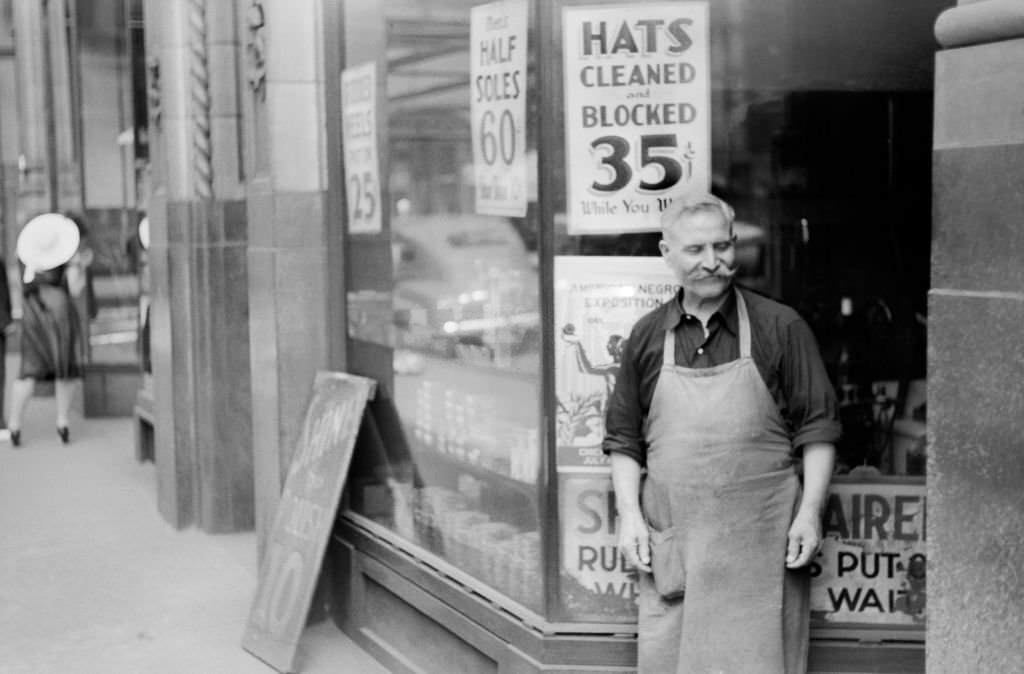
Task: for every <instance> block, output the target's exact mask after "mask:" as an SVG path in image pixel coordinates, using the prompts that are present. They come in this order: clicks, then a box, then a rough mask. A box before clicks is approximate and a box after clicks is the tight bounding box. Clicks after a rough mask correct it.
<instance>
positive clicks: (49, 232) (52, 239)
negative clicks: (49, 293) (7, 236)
mask: <svg viewBox="0 0 1024 674" xmlns="http://www.w3.org/2000/svg"><path fill="white" fill-rule="evenodd" d="M78 241H79V234H78V225H76V224H75V223H74V221H72V220H71V219H70V218H66V217H64V216H63V215H61V214H60V213H43V214H42V215H37V216H36V217H34V218H32V219H31V220H29V221H28V222H27V223H25V226H24V227H22V228H21V233H20V234H18V247H17V252H18V259H19V260H21V261H22V262H23V263H24V264H25V268H26V269H27V270H28V269H30V270H32V271H47V270H49V269H53V268H54V267H59V266H61V265H62V264H64V263H66V262H67V261H68V260H70V259H71V258H72V257H74V255H75V252H76V251H77V250H78Z"/></svg>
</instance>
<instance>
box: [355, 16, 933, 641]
mask: <svg viewBox="0 0 1024 674" xmlns="http://www.w3.org/2000/svg"><path fill="white" fill-rule="evenodd" d="M699 4H700V3H678V5H679V6H680V7H681V6H684V5H685V6H688V7H690V6H697V5H699ZM897 4H898V6H897ZM897 4H894V3H893V2H891V1H890V0H868V2H866V3H865V2H857V3H853V2H839V3H825V4H822V3H815V2H812V1H810V0H780V1H779V2H773V3H767V4H766V3H756V2H753V0H714V1H712V2H710V3H708V5H707V7H708V15H707V19H706V24H707V25H708V26H709V35H708V40H707V43H708V44H709V54H708V64H707V65H706V72H707V74H708V78H707V79H708V80H709V88H710V94H709V97H708V98H709V101H708V105H707V109H708V110H709V112H708V116H709V117H710V120H709V125H708V126H709V130H708V133H707V139H706V143H705V145H706V155H707V156H708V157H709V161H708V164H707V167H708V168H707V170H708V173H709V176H710V179H709V183H710V187H711V190H712V191H713V192H714V193H716V194H718V195H719V196H721V197H723V198H725V199H726V200H728V201H729V202H730V203H731V204H732V205H733V206H734V207H735V210H736V212H737V222H736V223H735V233H736V234H737V236H738V239H739V245H738V250H737V254H738V258H739V262H740V264H741V275H740V283H741V284H742V285H744V286H746V287H748V288H751V289H753V290H755V291H758V292H761V293H764V294H767V295H769V296H772V297H774V298H777V299H779V300H781V301H783V302H785V303H786V304H789V305H791V306H793V307H794V308H796V309H797V310H798V311H799V312H800V313H801V314H802V315H803V316H804V318H805V319H806V320H807V321H808V323H809V324H810V325H811V327H812V329H813V330H814V332H815V334H816V336H817V338H818V340H819V345H820V347H821V351H822V354H823V356H824V359H825V361H826V364H827V367H828V369H829V374H830V376H831V377H832V380H833V383H834V384H835V385H836V388H837V393H838V395H839V397H840V400H841V407H842V410H841V414H842V421H843V425H844V429H845V435H844V438H843V440H842V442H841V443H840V445H839V448H838V454H839V465H838V467H837V477H836V488H835V489H834V493H833V498H832V499H831V500H830V502H829V508H828V511H827V513H826V534H827V535H829V538H830V543H829V545H830V546H831V548H828V549H827V550H826V552H825V553H823V554H825V557H822V558H821V559H819V560H818V561H819V562H820V563H819V564H818V568H816V570H815V576H816V578H817V580H816V581H815V582H816V585H815V587H816V589H815V595H814V600H813V602H812V603H813V606H812V611H813V615H814V617H815V620H816V625H818V626H822V625H828V624H832V625H846V626H849V625H854V626H859V625H875V626H884V627H891V626H898V627H899V628H900V629H902V628H908V629H917V630H918V634H917V636H916V637H913V638H916V639H918V640H919V639H920V638H921V635H920V633H919V632H920V627H921V625H922V624H923V622H924V608H923V607H924V602H923V596H924V594H923V587H924V585H923V583H924V579H923V575H922V573H923V569H924V568H925V567H924V563H923V562H924V554H923V546H924V497H923V480H924V478H923V475H924V461H925V455H924V446H925V445H924V435H925V423H926V414H925V407H924V386H925V380H924V377H925V372H924V361H925V345H924V337H925V321H926V307H927V302H926V299H927V289H928V285H929V266H928V265H929V260H928V255H929V247H930V234H931V215H930V195H931V186H930V153H931V128H932V120H931V105H932V80H933V70H932V57H933V52H934V45H933V41H932V25H933V24H934V20H935V17H936V16H937V15H938V13H939V12H940V10H941V9H942V4H941V3H940V2H938V0H914V1H913V2H904V3H897ZM474 5H475V3H472V2H469V1H468V0H464V1H456V0H447V1H444V2H435V1H430V2H428V1H427V0H406V1H405V2H400V3H387V7H382V6H376V4H375V3H364V2H357V1H356V0H350V1H349V2H347V3H346V4H345V15H346V36H345V45H346V64H348V66H349V67H350V68H351V67H358V66H359V65H360V64H365V63H367V62H369V61H374V62H375V64H376V65H375V68H376V70H375V72H376V77H377V85H376V95H377V97H378V98H379V102H378V104H377V106H376V110H377V112H378V124H377V133H379V134H380V136H381V140H380V142H379V143H378V147H379V148H380V151H381V158H380V163H381V175H382V176H383V178H382V180H381V181H380V182H381V185H382V188H381V194H380V201H381V203H383V204H384V210H383V218H382V223H381V225H380V231H379V232H378V231H371V229H372V228H371V229H367V230H355V229H352V228H351V227H350V231H349V234H348V237H347V239H346V255H347V258H346V259H347V274H348V278H347V286H346V291H347V293H348V319H349V324H348V335H349V352H348V357H349V363H350V367H351V368H352V369H353V370H354V371H356V372H357V373H359V374H366V375H368V376H371V377H374V378H375V379H377V380H378V381H379V382H380V383H381V391H382V395H380V396H379V397H378V400H377V401H376V402H375V403H374V408H375V412H374V415H375V418H376V420H377V422H378V424H377V426H378V429H379V434H380V435H381V436H382V437H381V439H380V442H379V443H378V444H379V447H378V448H377V449H373V448H372V447H373V444H374V443H373V442H369V441H367V443H365V444H368V445H370V446H371V448H370V449H367V448H366V447H363V446H361V448H360V451H359V452H357V455H356V458H355V464H354V468H353V475H352V477H351V478H350V480H349V503H350V506H351V511H350V512H354V513H355V514H356V515H358V516H360V517H361V518H363V520H364V521H370V522H372V523H374V526H378V527H381V528H382V530H383V531H385V532H386V534H387V535H389V536H394V540H397V541H399V544H406V543H408V544H411V545H412V546H414V547H415V548H416V549H417V551H418V552H416V554H417V555H420V554H421V553H422V551H424V550H425V551H426V554H427V555H428V556H429V558H430V559H431V560H440V561H441V562H443V563H444V564H448V565H450V568H451V569H454V570H456V571H457V572H458V573H460V574H465V575H467V576H468V577H469V578H471V579H472V582H477V583H479V584H480V585H481V586H483V587H486V588H489V589H490V590H492V591H497V592H498V593H500V594H501V595H502V596H504V597H506V598H509V599H511V600H512V601H513V602H515V603H517V604H518V605H519V606H524V607H526V608H528V609H531V610H533V611H535V612H537V613H541V614H542V615H543V617H544V618H545V619H546V620H550V621H556V622H590V623H605V625H603V626H602V629H609V630H611V629H616V630H617V629H619V626H622V625H624V624H629V623H631V622H633V621H634V620H635V610H636V609H635V601H636V589H635V582H634V581H635V576H634V574H633V573H632V572H631V570H629V569H625V568H623V566H622V559H621V557H620V555H619V554H618V551H617V549H616V541H615V536H616V531H615V526H616V525H615V518H616V509H615V499H614V495H613V493H612V490H611V483H610V479H609V476H608V468H607V459H606V458H605V457H604V456H603V455H602V453H601V450H600V445H601V440H602V438H603V432H604V429H603V415H604V407H605V401H606V399H607V394H608V391H609V390H610V388H611V386H613V385H614V382H615V376H616V372H617V367H618V358H619V355H620V353H621V349H622V345H623V342H624V340H627V339H628V336H629V331H630V329H631V327H632V323H633V322H634V321H635V320H636V318H637V317H639V316H640V315H642V314H643V313H645V312H646V310H648V309H649V308H653V306H656V305H657V303H658V302H660V301H663V300H664V299H665V298H667V297H670V296H671V295H672V293H673V292H674V290H675V287H674V279H673V278H672V277H671V275H670V274H669V272H668V270H667V268H666V267H665V265H664V263H663V262H662V261H661V259H660V256H659V252H658V241H659V239H660V235H659V233H658V232H656V231H640V232H637V233H628V234H601V235H599V234H593V233H586V234H578V233H575V230H573V233H570V227H569V218H570V213H568V211H570V210H571V209H569V208H568V199H567V193H568V192H569V191H570V185H569V182H570V181H569V180H568V179H567V170H568V169H567V165H568V164H571V161H570V157H569V156H567V153H566V147H565V144H566V143H567V142H569V141H568V140H567V139H568V138H569V137H570V135H571V134H570V133H569V132H570V131H571V129H569V128H568V127H567V126H566V124H565V110H564V105H565V98H566V95H567V87H568V86H569V84H568V82H569V79H568V78H569V77H570V73H569V68H568V67H567V64H566V63H565V58H564V54H563V39H564V37H565V33H564V30H565V28H566V25H567V22H568V21H570V20H571V19H566V17H567V16H568V14H565V13H563V12H564V11H566V10H568V11H569V12H570V13H571V12H572V10H573V9H574V8H578V7H591V6H593V7H594V9H595V11H596V10H597V9H599V8H612V9H614V10H615V12H617V14H616V16H619V18H620V19H621V21H620V22H619V23H617V24H615V26H613V29H614V30H616V31H618V30H620V24H621V25H625V26H626V29H625V30H626V31H627V32H629V31H632V30H633V29H634V28H635V30H636V35H637V36H639V37H637V38H636V39H638V40H639V41H640V42H638V43H637V44H643V40H644V39H653V38H652V34H651V31H654V30H656V27H657V26H659V25H668V24H667V23H664V24H659V23H657V21H656V20H655V19H650V18H649V17H648V18H647V19H646V20H645V17H646V14H645V12H648V11H654V12H662V13H667V12H672V11H675V5H674V4H673V3H644V2H622V1H620V2H599V1H596V0H587V1H584V0H579V1H577V0H559V1H557V2H553V3H550V4H548V3H538V2H528V3H526V5H527V6H528V10H529V14H530V20H529V22H528V25H529V26H530V36H529V38H530V39H529V41H528V44H529V48H528V54H529V66H528V68H527V72H526V77H525V80H524V81H525V84H526V86H525V92H526V94H525V95H526V100H527V104H528V110H529V114H528V116H527V119H528V128H527V130H526V134H525V144H526V148H527V150H528V155H529V156H530V157H531V162H534V163H531V169H530V171H531V175H530V182H531V185H530V187H529V189H528V193H529V197H528V206H527V208H526V213H525V217H517V216H495V215H480V214H478V209H477V208H476V207H475V204H474V196H475V190H476V188H477V185H476V184H475V182H474V181H475V177H474V154H473V140H474V139H473V134H472V133H471V128H472V121H473V120H472V119H471V116H472V115H471V100H472V96H473V89H474V87H473V82H472V79H471V77H470V69H471V62H472V59H473V58H474V57H475V56H479V54H478V53H477V52H476V51H474V47H473V46H472V45H471V44H470V40H469V35H470V23H471V21H470V16H471V10H472V8H473V6H474ZM701 11H702V10H701ZM577 16H578V17H580V18H579V21H580V22H582V21H584V20H587V17H586V16H585V13H582V14H581V13H579V12H577ZM602 16H604V15H602ZM659 16H660V15H659ZM641 20H645V21H646V22H645V23H637V21H641ZM659 20H660V19H659ZM631 22H632V23H631ZM596 25H597V24H593V25H592V26H591V31H592V33H591V37H592V38H593V39H594V40H600V39H604V38H602V37H599V36H598V35H599V31H600V30H602V29H600V28H595V27H594V26H596ZM538 26H539V27H541V28H542V29H543V30H535V29H536V27H538ZM630 26H633V28H630ZM609 30H612V29H609ZM594 31H598V32H594ZM535 32H536V33H538V34H535ZM600 35H605V34H603V33H601V34H600ZM609 35H611V33H608V34H607V35H605V37H608V36H609ZM615 35H617V36H618V37H617V38H616V39H619V40H621V43H618V44H621V45H624V46H623V47H622V48H623V49H624V50H626V51H628V48H629V45H631V44H633V37H631V36H629V35H624V34H622V33H615ZM595 36H598V37H595ZM541 39H543V40H545V41H546V42H544V43H543V44H539V40H541ZM674 39H677V40H680V42H677V44H678V45H681V44H682V41H681V38H680V36H679V35H678V34H677V35H675V37H674ZM540 55H544V59H545V60H544V62H543V63H540V58H539V56H540ZM647 72H650V71H647V70H645V71H644V73H647ZM654 72H655V76H656V77H665V78H669V79H671V78H685V77H687V74H686V72H685V71H684V69H682V68H676V69H674V70H673V69H672V68H669V69H667V70H665V69H662V70H658V69H657V68H655V71H654ZM591 76H592V77H597V75H593V73H591V74H590V75H587V76H586V77H591ZM644 76H647V75H644ZM576 77H577V80H578V79H579V74H578V73H577V74H576ZM593 81H596V80H592V82H593ZM584 86H587V85H584ZM645 95H646V94H645V92H644V91H643V90H638V91H637V92H635V93H634V97H635V98H637V99H643V98H644V97H645ZM627 107H628V106H627ZM659 114H660V113H659ZM666 114H670V115H676V116H677V117H678V118H679V119H683V118H685V117H686V111H684V110H683V109H682V108H678V109H673V110H672V111H670V112H668V113H666ZM343 115H344V113H343ZM626 126H628V125H626ZM621 132H622V134H628V133H634V132H635V133H634V136H636V137H632V136H631V137H630V138H629V139H626V142H628V143H630V147H631V148H632V151H633V152H634V155H636V156H641V157H643V158H644V161H643V162H642V163H643V164H644V166H646V165H660V166H661V167H662V168H668V167H670V164H671V162H669V161H668V160H666V159H665V157H667V154H666V151H664V148H666V147H675V146H674V145H670V144H668V143H669V140H670V139H666V138H663V137H656V138H646V140H644V139H642V138H641V137H640V136H641V135H643V134H645V133H646V134H650V132H649V131H638V130H636V129H625V130H622V131H621ZM542 138H547V139H550V140H552V141H554V142H549V143H547V144H545V145H544V146H543V147H539V146H540V145H541V142H540V139H542ZM604 144H605V145H607V146H608V148H610V149H606V150H601V151H599V152H595V153H592V155H591V157H590V159H592V160H593V162H594V163H595V165H597V164H602V163H603V164H604V165H605V168H604V169H603V170H605V173H603V174H602V176H601V177H600V180H603V181H611V182H614V180H613V178H614V177H615V175H613V173H614V172H612V173H609V172H608V165H609V164H611V165H612V168H613V169H614V168H615V166H614V162H615V161H617V160H615V159H613V160H612V161H611V162H608V161H603V159H602V155H601V152H605V153H606V154H604V155H603V157H604V158H605V159H607V158H608V156H609V155H608V154H607V152H609V151H610V152H612V153H614V152H617V150H615V141H605V142H604ZM538 149H539V150H540V152H539V154H540V161H541V162H542V164H541V165H540V166H539V167H537V166H536V165H535V162H537V159H536V157H537V155H538ZM584 149H586V148H584ZM694 149H695V150H699V149H700V148H696V146H695V148H694ZM626 151H627V150H626V149H621V152H622V153H625V152H626ZM615 156H618V157H621V156H623V155H622V154H619V155H615ZM578 157H583V158H584V159H583V160H581V161H583V162H584V163H585V162H586V161H588V160H587V159H586V152H580V153H578ZM597 168H598V169H601V166H597ZM679 168H680V170H681V171H690V170H691V169H692V167H689V166H686V167H679ZM643 170H646V169H644V168H643V167H640V168H639V169H638V172H640V171H643ZM672 170H673V171H674V170H675V168H672ZM537 173H539V178H538V175H535V174H537ZM659 175H661V178H662V179H664V176H665V174H659V173H658V172H657V171H654V172H649V173H647V174H645V176H644V177H642V178H641V180H642V181H643V182H646V183H649V184H653V183H652V181H653V182H657V181H658V180H659V177H658V176H659ZM538 180H539V181H540V184H541V189H540V193H539V194H538V188H537V182H538ZM360 184H361V185H365V183H364V182H360ZM605 184H606V185H607V184H610V183H605ZM592 208H598V206H592ZM623 208H624V209H625V208H628V205H623ZM351 222H352V221H351V213H350V225H351ZM608 231H616V230H615V229H614V228H612V229H610V230H608ZM542 278H548V279H551V282H550V283H551V285H552V286H553V287H547V286H545V285H544V284H542V281H541V279H542ZM542 298H544V300H543V301H542ZM549 299H550V301H549ZM548 305H551V306H548ZM624 307H627V308H629V309H628V310H626V309H624ZM631 312H632V313H631ZM542 314H543V315H544V316H545V317H546V318H545V321H544V324H543V325H542V322H541V318H540V317H541V315H542ZM547 317H550V318H547ZM545 349H548V350H551V351H553V353H548V352H547V351H545ZM545 357H547V358H550V360H551V361H552V364H553V366H554V367H553V372H542V369H543V368H542V367H541V364H542V363H544V362H546V361H545ZM548 369H552V368H548ZM552 389H553V390H552ZM544 400H550V401H552V403H553V406H552V408H551V409H548V408H547V407H546V406H545V405H544V403H543V402H542V401H544ZM545 437H550V438H552V439H553V443H552V446H551V448H550V450H551V453H552V454H553V455H554V456H544V455H542V450H541V448H542V447H544V446H545V445H546V444H547V443H544V442H542V441H541V439H542V438H545ZM545 465H549V466H553V467H554V468H555V469H556V471H555V472H554V473H550V472H548V471H546V470H545V469H544V468H545ZM540 476H544V480H541V479H540ZM547 490H556V494H557V511H556V512H548V511H547V510H546V509H545V508H544V507H542V506H543V505H545V504H546V503H548V499H547V497H548V496H549V495H550V493H549V491H547ZM552 503H554V501H552ZM542 514H543V517H542ZM868 524H870V526H868ZM544 526H550V527H556V526H557V530H551V529H547V530H543V531H542V529H543V528H544ZM542 534H543V535H542ZM897 534H898V535H897ZM542 540H543V541H544V543H545V545H548V544H551V543H555V542H557V544H558V545H557V546H556V547H542ZM856 550H861V551H863V552H864V553H865V555H864V556H860V557H857V559H856V562H857V565H858V566H857V567H856V568H854V567H852V566H850V565H851V564H852V563H853V559H854V556H855V555H854V551H856ZM880 560H882V561H883V562H885V563H886V564H888V563H889V561H891V562H892V563H891V565H890V566H891V569H890V568H889V567H886V568H887V571H886V574H887V575H886V578H885V582H884V583H882V582H881V581H878V580H877V578H880V577H881V576H880V575H879V574H880V572H879V571H878V568H879V567H877V563H879V561H880ZM556 564H557V569H556V568H555V566H556ZM870 564H876V566H874V567H872V566H870ZM838 565H842V566H843V568H842V570H841V571H840V569H839V566H838ZM446 570H448V569H447V568H446ZM840 575H841V576H843V578H841V579H840V578H838V576H840ZM545 589H547V590H548V592H549V593H550V595H551V597H552V599H550V603H547V604H545V602H546V601H548V598H546V597H545Z"/></svg>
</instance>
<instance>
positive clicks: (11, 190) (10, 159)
mask: <svg viewBox="0 0 1024 674" xmlns="http://www.w3.org/2000/svg"><path fill="white" fill-rule="evenodd" d="M12 18H13V17H12V16H10V15H7V14H6V13H4V12H0V232H2V234H0V246H2V250H3V254H4V260H5V262H6V263H7V265H8V267H10V268H13V267H15V266H16V265H15V264H14V262H13V258H14V254H13V252H12V251H13V250H14V242H15V234H16V232H17V227H18V224H17V219H16V217H15V208H16V204H17V194H18V154H19V153H20V150H19V142H18V95H17V90H16V88H15V73H16V72H17V69H16V67H15V65H16V64H15V60H14V27H13V24H12V21H11V20H10V19H12Z"/></svg>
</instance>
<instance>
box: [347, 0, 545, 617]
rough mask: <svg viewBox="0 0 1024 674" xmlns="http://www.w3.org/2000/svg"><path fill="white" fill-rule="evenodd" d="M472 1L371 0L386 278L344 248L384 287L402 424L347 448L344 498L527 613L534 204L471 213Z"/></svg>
mask: <svg viewBox="0 0 1024 674" xmlns="http://www.w3.org/2000/svg"><path fill="white" fill-rule="evenodd" d="M471 6H472V3H468V2H437V1H435V0H431V1H429V2H428V1H427V0H421V1H418V2H405V3H401V4H396V5H392V4H391V3H389V4H388V7H387V8H381V9H380V10H379V11H380V12H382V13H385V14H386V15H385V16H383V17H380V19H381V20H382V21H384V22H385V23H386V26H387V49H386V54H387V67H386V75H385V77H386V79H385V85H384V89H385V90H386V96H387V101H386V103H385V104H384V105H383V106H382V108H381V109H382V110H383V111H384V114H383V115H382V118H381V123H382V124H384V120H385V119H386V124H387V129H386V138H387V147H386V151H385V152H386V157H387V159H386V162H385V166H386V167H387V169H386V170H387V171H388V176H387V192H386V194H387V195H388V196H387V198H388V201H389V207H388V212H387V214H386V215H387V221H386V223H385V231H386V232H388V235H387V241H386V245H387V247H388V248H389V253H390V255H389V258H390V260H389V261H390V278H388V279H386V280H385V279H381V278H378V279H377V280H376V284H374V281H373V279H372V278H371V277H372V276H374V275H375V274H376V275H377V276H379V275H380V273H381V270H380V269H379V265H376V264H375V258H374V257H373V256H371V255H367V256H365V257H361V256H359V255H357V254H354V253H352V252H350V258H349V264H350V266H352V267H354V268H355V269H354V270H353V274H354V276H355V277H356V278H357V279H359V278H364V279H368V281H367V282H366V283H365V284H364V285H365V286H366V287H373V288H375V289H376V290H377V292H378V294H377V295H376V296H378V297H384V296H385V295H382V294H380V293H381V292H382V291H383V292H388V291H389V295H390V298H391V302H392V317H393V320H392V324H391V325H390V326H389V327H388V330H387V331H386V332H387V335H388V338H387V341H386V342H384V343H387V344H388V346H390V347H392V348H393V360H392V368H393V377H394V379H393V381H394V390H393V392H392V395H393V402H394V415H395V417H396V419H394V420H393V421H394V422H395V426H397V427H400V432H397V433H392V435H397V436H398V437H397V438H396V437H391V438H386V439H385V444H386V445H387V449H384V450H382V451H381V453H382V454H387V455H388V456H386V457H378V460H379V461H381V462H384V463H386V464H388V465H387V467H386V468H382V466H380V465H376V466H374V467H373V468H370V466H369V464H371V463H373V461H368V460H367V457H366V456H363V457H360V458H357V461H356V463H355V465H354V471H356V472H357V474H358V478H357V481H358V484H360V485H361V487H360V489H358V490H354V491H353V508H354V509H355V510H356V512H360V513H362V514H364V515H367V516H369V517H372V518H374V519H375V520H377V521H378V522H380V523H382V524H384V525H386V526H388V527H389V528H391V529H392V530H393V531H395V532H396V533H397V534H399V535H400V536H402V537H403V538H405V539H406V540H409V541H411V542H413V543H414V544H416V545H418V546H421V547H423V548H426V549H427V550H429V551H430V552H432V553H434V554H436V555H438V556H440V557H442V558H443V559H444V560H446V561H447V562H450V563H451V564H453V565H454V566H455V567H457V568H458V569H459V570H461V571H463V572H466V573H469V574H470V575H472V576H474V577H476V578H477V579H479V580H481V581H483V583H484V584H486V585H487V586H489V587H491V588H494V589H496V590H497V591H499V592H500V593H502V594H504V595H506V596H507V597H509V598H511V599H512V600H513V601H515V602H517V603H519V604H522V605H525V606H527V607H529V608H531V609H533V610H534V611H538V612H539V611H541V610H542V606H543V601H542V597H543V588H544V583H543V579H542V569H543V566H542V559H543V555H542V554H541V549H540V532H539V525H538V510H537V509H538V486H537V478H538V474H539V470H540V459H541V456H540V443H539V439H540V433H541V429H540V408H539V404H540V403H539V400H540V376H539V370H540V313H539V296H540V292H539V281H538V256H537V223H536V216H535V215H534V213H535V212H536V204H535V203H531V204H530V207H529V210H528V217H526V218H509V217H497V216H491V215H478V214H477V213H475V208H474V184H473V181H474V172H473V151H472V142H471V132H470V96H471V91H470V81H469V79H470V78H469V68H470V57H471V50H470V44H469V37H470V21H469V19H470V8H471ZM347 30H349V31H352V30H359V26H358V25H356V26H348V27H347ZM534 136H535V134H534V131H533V130H531V131H530V132H529V133H528V138H527V142H528V144H529V145H531V147H532V145H533V143H534ZM534 191H535V190H534ZM532 199H533V200H534V202H535V200H536V197H535V196H533V197H532ZM357 245H363V246H365V249H366V250H369V249H370V247H371V244H369V243H367V242H359V243H357ZM377 248H378V250H379V248H380V246H377ZM361 287H364V286H359V285H357V286H356V288H361ZM371 332H372V331H370V330H368V329H366V328H365V327H364V328H362V334H370V333H371ZM376 332H377V333H379V334H384V332H385V331H383V330H377V331H376ZM353 336H355V335H353ZM382 432H384V431H382ZM397 447H401V448H403V450H404V451H402V452H400V453H399V452H396V448H397ZM399 454H400V455H399Z"/></svg>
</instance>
